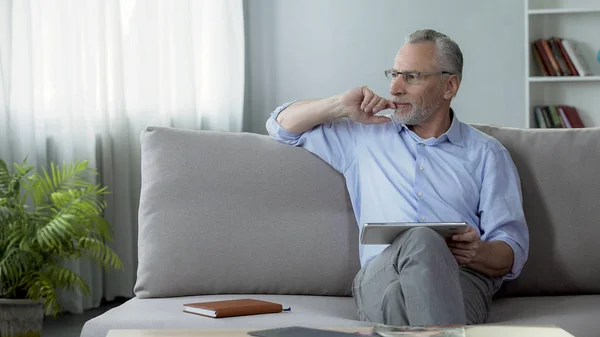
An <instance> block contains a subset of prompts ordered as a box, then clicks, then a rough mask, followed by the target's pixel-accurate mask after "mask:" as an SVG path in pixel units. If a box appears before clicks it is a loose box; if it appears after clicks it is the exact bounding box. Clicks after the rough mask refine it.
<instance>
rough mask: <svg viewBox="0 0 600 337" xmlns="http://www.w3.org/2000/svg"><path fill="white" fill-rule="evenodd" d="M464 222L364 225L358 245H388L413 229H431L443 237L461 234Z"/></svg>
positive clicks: (464, 227)
mask: <svg viewBox="0 0 600 337" xmlns="http://www.w3.org/2000/svg"><path fill="white" fill-rule="evenodd" d="M468 226H469V225H468V224H467V223H466V222H387V223H366V224H365V225H364V226H363V228H362V231H361V233H360V243H362V244H363V245H388V244H391V243H392V242H393V241H394V239H395V238H396V237H397V236H398V235H400V234H402V233H403V232H404V231H407V230H409V229H411V228H415V227H427V228H431V229H433V230H434V231H436V232H437V233H439V234H440V235H441V236H443V237H445V238H446V237H451V236H452V235H454V234H459V233H463V232H465V231H466V230H467V229H468Z"/></svg>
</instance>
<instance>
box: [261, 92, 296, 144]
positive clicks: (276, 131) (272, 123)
mask: <svg viewBox="0 0 600 337" xmlns="http://www.w3.org/2000/svg"><path fill="white" fill-rule="evenodd" d="M296 102H298V100H294V101H291V102H287V103H285V104H283V105H282V106H280V107H278V108H277V109H275V110H274V111H273V112H271V118H269V120H267V131H269V134H270V135H272V136H279V137H280V138H282V139H297V138H298V137H300V135H302V132H292V131H288V130H286V129H285V128H284V127H283V126H281V124H279V122H278V121H277V116H279V114H280V113H281V112H282V111H283V110H285V109H286V108H287V107H289V106H290V105H292V104H294V103H296Z"/></svg>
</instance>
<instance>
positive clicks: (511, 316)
mask: <svg viewBox="0 0 600 337" xmlns="http://www.w3.org/2000/svg"><path fill="white" fill-rule="evenodd" d="M474 126H475V127H477V128H478V129H480V130H481V131H483V132H485V133H488V134H490V135H492V136H493V137H495V138H497V139H498V140H499V141H500V142H501V143H503V144H504V146H505V147H506V148H507V149H508V150H509V151H510V153H511V154H512V156H513V160H514V161H515V163H516V165H517V168H518V170H519V173H520V175H521V180H522V188H523V195H524V207H525V212H526V216H527V221H528V225H529V230H530V236H531V246H530V256H529V260H528V262H527V264H526V266H525V268H524V270H523V272H522V274H521V277H520V278H518V279H517V280H516V281H513V282H511V283H506V284H505V285H504V286H503V288H502V289H501V290H500V292H499V293H498V294H497V296H496V299H495V300H494V302H493V304H492V307H491V317H490V321H489V322H490V323H502V324H535V325H539V324H556V325H559V326H561V327H563V328H564V329H565V330H567V331H569V332H570V333H572V334H573V335H575V336H577V337H592V336H598V331H599V330H598V328H597V326H596V324H597V321H598V319H599V318H600V249H598V242H599V239H600V128H589V129H570V130H549V129H545V130H543V129H542V130H540V129H515V128H506V127H494V126H487V125H474ZM141 145H142V191H141V201H140V208H139V242H138V245H139V247H138V248H139V267H138V278H137V283H136V285H135V289H134V291H135V294H136V297H135V298H133V299H131V300H129V301H127V302H126V303H124V304H122V305H121V306H119V307H117V308H114V309H112V310H109V311H107V312H106V313H104V314H102V315H101V316H98V317H96V318H94V319H92V320H90V321H88V322H87V323H86V324H85V326H84V328H83V330H82V333H81V336H82V337H104V336H105V335H106V333H107V331H108V330H109V329H134V328H138V329H166V328H182V329H184V328H185V329H190V328H253V329H254V328H256V329H259V328H269V327H281V326H289V325H303V326H311V327H355V326H368V325H369V324H367V323H365V322H360V321H358V320H357V315H356V311H355V310H356V309H355V304H354V301H353V299H352V297H350V296H351V293H350V287H351V283H352V280H353V277H354V275H355V274H356V272H357V271H358V269H359V261H358V227H357V225H356V222H355V219H354V215H353V212H352V207H351V204H350V201H349V198H348V194H347V192H346V189H345V182H344V179H343V177H342V176H341V175H340V174H338V173H337V172H336V171H334V170H333V169H332V168H330V167H329V166H328V165H327V164H326V163H325V162H323V161H321V160H320V159H319V158H318V157H316V156H314V155H313V154H311V153H309V152H308V151H306V150H304V149H301V148H294V147H290V146H287V145H283V144H280V143H278V142H276V141H274V140H272V139H270V138H269V137H268V136H263V135H257V134H245V133H237V134H232V133H224V132H209V131H193V130H181V129H173V128H160V127H149V128H147V129H146V130H144V131H143V133H142V135H141ZM246 297H251V298H257V299H264V300H268V301H274V302H279V303H282V304H283V305H284V306H285V307H288V306H289V307H291V309H292V310H291V312H284V313H278V314H269V315H258V316H246V317H234V318H226V319H211V318H205V317H201V316H197V315H192V314H187V313H184V312H182V305H183V304H184V303H188V302H196V301H212V300H221V299H233V298H246Z"/></svg>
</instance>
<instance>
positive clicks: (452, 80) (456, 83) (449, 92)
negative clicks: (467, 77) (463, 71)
mask: <svg viewBox="0 0 600 337" xmlns="http://www.w3.org/2000/svg"><path fill="white" fill-rule="evenodd" d="M459 87H460V79H459V78H458V76H456V75H450V77H449V78H448V80H447V81H446V88H444V89H445V90H444V99H448V100H450V99H452V98H454V96H456V93H457V92H458V88H459Z"/></svg>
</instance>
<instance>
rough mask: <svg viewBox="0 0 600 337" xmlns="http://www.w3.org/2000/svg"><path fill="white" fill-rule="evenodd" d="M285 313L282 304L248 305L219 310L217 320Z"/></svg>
mask: <svg viewBox="0 0 600 337" xmlns="http://www.w3.org/2000/svg"><path fill="white" fill-rule="evenodd" d="M282 311H283V306H282V305H281V304H261V305H248V306H240V307H235V308H234V307H232V308H223V309H219V310H217V318H220V317H234V316H247V315H259V314H272V313H278V312H282Z"/></svg>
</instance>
